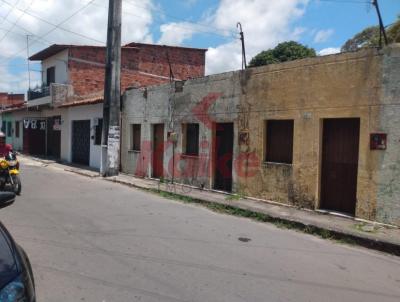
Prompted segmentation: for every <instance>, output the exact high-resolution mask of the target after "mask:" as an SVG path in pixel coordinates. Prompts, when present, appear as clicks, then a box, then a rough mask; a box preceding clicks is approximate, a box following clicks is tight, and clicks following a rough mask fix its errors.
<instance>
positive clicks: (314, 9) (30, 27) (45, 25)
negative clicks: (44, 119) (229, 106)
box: [0, 0, 400, 93]
mask: <svg viewBox="0 0 400 302" xmlns="http://www.w3.org/2000/svg"><path fill="white" fill-rule="evenodd" d="M379 5H380V8H381V12H382V17H383V21H384V24H385V25H389V24H391V23H393V22H394V21H395V20H396V19H397V17H398V16H399V15H400V0H379ZM107 11H108V0H0V91H5V92H13V93H24V92H26V91H27V89H28V72H27V70H28V67H27V60H26V58H27V55H28V52H27V51H29V54H30V55H31V54H34V53H35V52H38V51H40V50H41V49H44V48H46V47H48V46H50V45H51V44H54V43H58V44H84V45H105V41H106V29H107ZM237 22H241V24H242V27H243V32H244V35H245V44H246V54H247V61H250V60H251V58H252V57H254V56H255V55H256V54H257V53H259V52H260V51H262V50H266V49H269V48H273V47H274V46H276V45H277V44H278V43H280V42H283V41H288V40H294V41H298V42H300V43H302V44H305V45H307V46H309V47H313V48H314V49H315V50H316V51H317V53H318V54H319V55H328V54H332V53H336V52H338V51H340V47H341V46H342V45H343V44H344V42H345V41H346V40H347V39H349V38H351V37H352V36H354V34H356V33H358V32H359V31H361V30H362V29H363V28H365V27H367V26H371V25H377V24H378V19H377V15H376V11H375V8H374V7H373V6H372V5H371V4H370V1H368V0H123V7H122V42H123V43H124V44H126V43H129V42H133V41H135V42H146V43H155V44H165V45H181V46H187V47H197V48H206V49H208V51H207V54H206V74H213V73H220V72H224V71H229V70H236V69H240V68H241V44H240V40H239V34H238V29H237V26H236V25H237ZM26 35H29V38H28V41H29V49H28V47H27V37H26ZM30 70H31V72H30V73H29V74H30V79H31V87H34V86H35V85H38V84H40V82H41V72H40V70H41V67H40V64H38V63H37V62H36V63H31V64H30Z"/></svg>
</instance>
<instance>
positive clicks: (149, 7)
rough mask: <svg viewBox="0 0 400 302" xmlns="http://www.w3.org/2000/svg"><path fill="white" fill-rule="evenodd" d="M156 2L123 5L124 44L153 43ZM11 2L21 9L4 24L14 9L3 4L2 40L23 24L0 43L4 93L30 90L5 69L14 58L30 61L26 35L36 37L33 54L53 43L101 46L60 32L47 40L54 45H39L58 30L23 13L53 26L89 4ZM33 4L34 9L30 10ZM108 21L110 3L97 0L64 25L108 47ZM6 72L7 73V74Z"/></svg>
mask: <svg viewBox="0 0 400 302" xmlns="http://www.w3.org/2000/svg"><path fill="white" fill-rule="evenodd" d="M153 1H154V0H130V1H129V2H128V1H124V2H123V22H122V41H123V43H128V42H132V41H137V42H152V41H153V38H152V35H151V32H150V26H151V24H152V22H153V12H154V4H153ZM7 2H9V3H10V4H12V5H14V4H17V6H16V9H14V10H13V11H11V12H10V14H9V15H8V17H7V20H6V21H3V18H4V17H5V16H6V15H7V14H8V12H9V11H10V7H9V6H7V5H6V4H5V3H4V2H1V3H0V4H1V6H0V39H1V38H2V37H3V35H4V34H5V33H6V31H7V30H8V29H10V28H11V27H12V24H13V23H14V22H16V21H17V20H18V19H19V21H18V22H17V25H16V26H14V27H13V28H12V32H10V33H9V34H8V35H7V36H6V37H5V38H4V39H3V41H2V42H1V43H0V68H1V67H3V70H2V77H1V78H0V88H1V89H2V90H3V89H6V88H7V89H8V90H13V91H16V90H18V91H21V92H23V91H25V90H27V85H26V87H22V84H23V83H24V81H23V80H21V81H19V82H18V80H16V81H15V82H14V77H15V76H16V75H13V74H11V73H10V71H9V70H8V69H7V68H4V67H6V66H5V64H7V63H9V62H10V58H11V57H12V58H25V57H26V49H25V47H26V37H25V36H24V35H26V34H27V33H28V32H31V33H33V34H35V36H34V37H31V38H30V40H31V41H32V42H33V41H35V42H34V43H32V42H31V46H30V53H31V54H33V53H35V52H37V51H39V50H41V49H43V48H45V47H47V46H48V45H49V44H50V43H59V44H75V43H76V44H89V45H99V44H100V43H97V42H95V41H93V40H90V39H86V38H84V37H82V36H79V35H75V34H73V33H68V32H66V31H63V30H60V29H57V30H55V31H53V32H52V33H50V34H49V35H47V36H46V37H45V39H46V40H47V41H48V42H50V43H46V42H44V41H43V40H40V41H37V37H40V36H42V35H44V34H45V33H47V32H48V31H49V30H51V29H53V28H54V26H52V25H49V24H47V23H45V22H42V21H40V20H38V19H37V18H35V17H32V16H29V15H27V14H23V13H22V11H24V10H25V9H27V8H28V10H27V12H29V13H31V14H33V15H35V16H39V17H40V18H42V19H45V20H47V21H49V22H50V23H53V24H58V23H60V22H61V21H63V20H64V19H66V18H68V17H69V16H70V15H72V14H73V13H74V12H75V11H77V10H78V9H80V8H81V7H83V6H84V5H86V4H87V3H89V2H90V1H89V0H35V1H33V2H32V0H19V1H18V0H7ZM31 3H32V5H31V6H29V5H30V4H31ZM17 8H18V9H19V10H18V9H17ZM21 10H22V11H21ZM20 16H21V17H20ZM2 17H3V18H2ZM107 17H108V0H96V1H95V2H93V3H91V4H90V5H89V6H88V7H87V8H86V9H84V10H83V11H81V12H80V13H79V14H77V15H76V16H74V17H73V18H72V19H70V20H68V22H66V23H65V24H63V25H61V27H63V28H66V29H68V30H69V31H72V32H76V33H79V34H81V35H84V36H88V37H91V38H93V39H95V40H98V41H103V42H104V43H105V41H106V37H107ZM23 29H26V30H23ZM10 64H13V63H10ZM3 72H5V74H4V73H3ZM6 82H8V83H9V84H7V83H6ZM13 83H14V84H13Z"/></svg>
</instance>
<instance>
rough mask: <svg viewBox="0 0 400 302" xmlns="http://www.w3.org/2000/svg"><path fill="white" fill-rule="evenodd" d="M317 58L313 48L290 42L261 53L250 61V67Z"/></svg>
mask: <svg viewBox="0 0 400 302" xmlns="http://www.w3.org/2000/svg"><path fill="white" fill-rule="evenodd" d="M315 56H316V53H315V50H314V49H313V48H309V47H307V46H304V45H302V44H300V43H297V42H295V41H288V42H283V43H280V44H278V45H277V46H276V47H275V48H273V49H268V50H264V51H262V52H260V53H259V54H258V55H256V56H255V57H254V58H253V59H252V60H251V61H250V64H249V66H250V67H255V66H262V65H268V64H274V63H280V62H287V61H293V60H297V59H303V58H308V57H315Z"/></svg>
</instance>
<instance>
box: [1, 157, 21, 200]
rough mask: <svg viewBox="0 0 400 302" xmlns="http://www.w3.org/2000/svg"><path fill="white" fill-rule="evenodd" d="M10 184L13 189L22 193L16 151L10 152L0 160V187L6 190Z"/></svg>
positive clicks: (18, 193) (17, 192) (16, 192)
mask: <svg viewBox="0 0 400 302" xmlns="http://www.w3.org/2000/svg"><path fill="white" fill-rule="evenodd" d="M6 186H10V187H11V188H12V191H13V192H14V193H15V194H17V195H20V194H21V189H22V186H21V178H20V176H19V162H18V159H17V156H16V154H15V153H14V152H9V154H8V155H6V156H5V158H4V159H1V160H0V189H1V191H4V189H5V187H6Z"/></svg>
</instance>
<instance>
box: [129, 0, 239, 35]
mask: <svg viewBox="0 0 400 302" xmlns="http://www.w3.org/2000/svg"><path fill="white" fill-rule="evenodd" d="M124 3H126V4H128V5H131V6H136V7H140V8H145V9H147V7H145V6H141V5H138V4H137V3H136V2H132V1H128V0H124ZM158 11H159V12H160V13H161V14H162V15H164V16H167V17H169V18H171V19H175V20H177V21H183V22H186V23H190V24H193V25H195V26H198V27H203V28H205V29H207V30H199V29H197V30H195V29H193V28H192V27H188V26H184V25H181V24H175V26H176V27H179V28H183V29H189V30H192V31H194V32H199V33H205V34H211V35H216V36H219V37H223V38H229V37H230V36H232V37H234V36H235V35H236V34H237V33H236V32H234V31H229V34H230V35H225V34H219V33H217V32H223V31H225V30H224V29H221V28H216V27H212V26H210V25H207V24H204V23H200V22H195V21H191V20H188V19H184V18H179V17H176V16H173V15H170V14H166V13H165V12H164V11H163V10H161V9H160V8H159V9H158ZM123 13H124V12H123ZM125 13H126V14H128V15H129V14H130V15H134V14H133V13H128V12H125ZM135 16H137V17H141V18H143V16H139V15H135ZM158 24H162V20H161V18H160V21H159V22H158Z"/></svg>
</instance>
